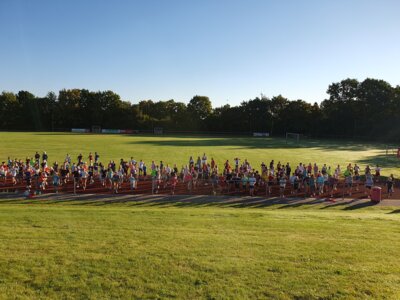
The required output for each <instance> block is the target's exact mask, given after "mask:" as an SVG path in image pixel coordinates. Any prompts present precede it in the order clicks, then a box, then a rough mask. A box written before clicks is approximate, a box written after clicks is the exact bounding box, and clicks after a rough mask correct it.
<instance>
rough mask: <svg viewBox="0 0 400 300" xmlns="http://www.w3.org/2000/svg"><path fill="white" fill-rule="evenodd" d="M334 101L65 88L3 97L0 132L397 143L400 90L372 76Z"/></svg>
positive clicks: (332, 88)
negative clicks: (220, 101)
mask: <svg viewBox="0 0 400 300" xmlns="http://www.w3.org/2000/svg"><path fill="white" fill-rule="evenodd" d="M327 94H328V95H329V98H328V99H326V100H324V101H322V102H321V103H320V104H318V103H314V104H311V103H308V102H306V101H304V100H301V99H299V100H289V99H287V98H285V97H283V96H281V95H279V96H275V97H272V98H268V97H266V96H264V95H261V96H260V97H256V98H255V99H251V100H247V101H243V102H242V103H241V104H240V105H238V106H231V105H229V104H226V105H223V106H220V107H216V108H213V107H212V104H211V101H210V99H209V98H208V97H206V96H194V97H193V98H192V99H191V100H190V101H189V102H188V104H186V103H183V102H177V101H175V100H173V99H171V100H168V101H153V100H143V101H140V102H139V103H137V104H133V103H131V102H128V101H123V100H122V99H121V98H120V96H119V95H118V94H116V93H114V92H112V91H97V92H93V91H89V90H86V89H68V90H66V89H64V90H61V91H59V93H58V95H56V94H55V93H54V92H49V93H48V94H47V95H46V96H45V97H36V96H35V95H33V94H32V93H30V92H28V91H20V92H18V93H17V94H14V93H11V92H5V91H3V92H2V93H1V95H0V129H1V130H27V131H54V130H69V129H70V128H91V126H93V125H97V126H101V127H102V128H109V129H138V130H152V129H153V128H154V127H163V128H164V130H168V131H203V132H236V133H239V132H269V133H271V134H272V135H282V134H284V133H285V132H296V133H301V134H304V135H308V136H312V137H328V136H332V137H348V138H355V137H365V138H374V139H385V140H391V141H398V140H399V137H400V86H396V87H392V86H391V85H390V84H389V83H388V82H386V81H384V80H377V79H370V78H367V79H365V80H364V81H362V82H359V81H358V80H356V79H345V80H342V81H340V82H336V83H332V84H331V85H329V87H328V89H327Z"/></svg>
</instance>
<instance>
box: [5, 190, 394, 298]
mask: <svg viewBox="0 0 400 300" xmlns="http://www.w3.org/2000/svg"><path fill="white" fill-rule="evenodd" d="M49 197H50V198H46V199H35V200H23V199H4V198H0V240H1V243H0V253H1V255H0V295H2V297H4V298H12V299H15V298H18V299H24V298H31V299H38V298H40V299H56V298H58V299H76V298H78V299H104V298H114V299H115V298H124V299H166V298H179V299H383V298H385V299H399V297H400V259H399V249H400V231H399V228H400V218H399V216H400V215H399V213H400V209H399V207H397V208H396V207H382V206H378V207H376V206H375V207H370V206H368V205H365V204H361V205H360V204H354V203H350V204H348V205H344V204H343V205H342V204H340V205H339V204H333V205H332V206H329V207H327V206H326V205H325V204H315V205H292V204H290V203H288V204H273V203H274V202H273V201H271V203H270V202H269V201H270V200H267V201H265V202H262V203H263V204H261V205H251V201H253V200H250V199H249V198H245V199H242V200H237V199H236V201H233V202H228V203H227V202H224V200H223V199H224V198H221V199H222V200H221V201H219V200H215V201H213V202H211V203H209V202H207V201H202V200H201V199H198V198H196V199H192V200H185V199H182V198H177V199H170V198H168V197H167V198H165V197H164V198H163V199H161V198H159V199H152V200H151V199H150V200H149V199H147V200H144V199H142V200H141V199H140V197H136V198H133V197H132V196H126V197H125V198H115V197H111V198H102V199H91V198H90V196H82V197H81V198H80V199H74V200H72V199H70V198H68V197H71V196H68V197H67V196H66V197H64V198H62V197H61V198H58V200H54V199H52V198H51V196H49ZM120 197H121V196H120Z"/></svg>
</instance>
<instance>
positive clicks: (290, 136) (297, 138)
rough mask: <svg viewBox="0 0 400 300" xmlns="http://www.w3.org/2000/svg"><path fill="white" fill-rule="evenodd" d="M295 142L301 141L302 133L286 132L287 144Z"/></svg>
mask: <svg viewBox="0 0 400 300" xmlns="http://www.w3.org/2000/svg"><path fill="white" fill-rule="evenodd" d="M291 140H294V141H295V142H296V143H299V141H300V133H294V132H286V144H287V143H288V141H291Z"/></svg>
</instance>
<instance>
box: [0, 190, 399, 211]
mask: <svg viewBox="0 0 400 300" xmlns="http://www.w3.org/2000/svg"><path fill="white" fill-rule="evenodd" d="M336 201H338V202H337V203H335V204H332V203H330V202H327V201H326V199H325V198H320V199H315V198H307V199H304V198H275V197H274V198H264V197H257V196H256V197H250V196H204V195H174V196H172V195H162V194H160V195H113V194H108V195H93V194H82V195H76V196H74V195H70V194H59V195H55V194H46V195H42V196H38V197H37V198H34V199H25V198H21V196H19V197H18V196H14V197H9V198H7V199H1V198H0V206H1V205H7V204H13V205H14V204H18V205H51V204H61V205H66V206H67V205H73V206H111V205H119V204H120V205H125V206H129V207H180V208H183V207H228V208H265V207H271V208H277V209H290V208H299V207H318V208H320V209H328V208H331V209H335V208H340V207H343V208H342V210H355V209H361V208H365V207H368V206H373V205H374V204H373V203H372V202H371V201H369V200H367V199H345V200H341V199H340V200H336ZM399 211H400V210H399Z"/></svg>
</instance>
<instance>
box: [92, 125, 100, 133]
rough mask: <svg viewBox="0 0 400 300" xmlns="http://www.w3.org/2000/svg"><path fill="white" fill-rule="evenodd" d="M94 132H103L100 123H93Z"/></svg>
mask: <svg viewBox="0 0 400 300" xmlns="http://www.w3.org/2000/svg"><path fill="white" fill-rule="evenodd" d="M92 133H101V126H100V125H92Z"/></svg>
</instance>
